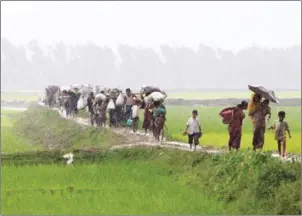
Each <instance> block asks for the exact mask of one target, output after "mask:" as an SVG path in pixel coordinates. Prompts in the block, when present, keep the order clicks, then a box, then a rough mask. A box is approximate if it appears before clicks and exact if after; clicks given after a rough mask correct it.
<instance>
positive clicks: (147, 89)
mask: <svg viewBox="0 0 302 216" xmlns="http://www.w3.org/2000/svg"><path fill="white" fill-rule="evenodd" d="M153 92H161V90H160V89H159V88H157V87H154V86H146V87H142V89H141V92H140V93H141V97H146V96H149V95H150V94H151V93H153Z"/></svg>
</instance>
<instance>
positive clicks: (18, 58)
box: [1, 38, 301, 90]
mask: <svg viewBox="0 0 302 216" xmlns="http://www.w3.org/2000/svg"><path fill="white" fill-rule="evenodd" d="M1 73H2V74H1V84H2V89H14V90H21V89H22V90H24V89H40V88H43V87H44V86H45V85H48V84H70V83H91V84H101V85H105V86H119V87H121V88H126V87H131V88H139V87H140V86H141V85H142V84H153V85H158V86H161V87H163V88H166V89H185V88H186V89H243V88H246V85H247V84H261V85H266V86H269V87H271V88H278V89H300V85H301V46H294V47H290V48H285V49H266V48H260V47H249V48H245V49H242V50H241V51H239V52H238V53H236V54H235V53H233V52H232V51H228V50H222V49H218V50H216V51H215V50H214V49H212V48H211V47H209V46H206V45H202V44H201V45H199V47H198V50H197V51H194V50H193V49H191V48H187V47H171V46H169V45H162V46H161V47H160V53H159V52H156V51H155V50H154V49H152V48H142V47H133V46H129V45H119V47H118V53H115V52H114V51H113V50H112V49H111V48H108V47H100V46H98V45H96V44H95V43H93V42H87V43H86V44H78V45H69V44H64V43H62V42H60V43H57V44H55V45H53V46H50V45H49V46H48V47H47V49H46V50H45V49H44V50H43V49H42V48H41V47H40V45H39V43H38V41H37V40H32V41H30V42H29V43H28V44H27V45H26V46H16V45H14V44H12V43H11V42H10V41H9V40H8V39H5V38H2V49H1Z"/></svg>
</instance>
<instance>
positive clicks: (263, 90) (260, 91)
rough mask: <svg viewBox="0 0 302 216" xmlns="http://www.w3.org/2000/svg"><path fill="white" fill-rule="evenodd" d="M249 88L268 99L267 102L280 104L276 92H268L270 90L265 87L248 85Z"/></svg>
mask: <svg viewBox="0 0 302 216" xmlns="http://www.w3.org/2000/svg"><path fill="white" fill-rule="evenodd" d="M248 87H249V89H250V90H251V91H252V92H254V93H256V94H259V95H261V96H262V97H264V98H265V99H267V100H269V101H271V102H273V103H277V104H279V103H280V102H279V100H278V98H277V97H276V95H275V92H274V91H272V90H268V89H266V88H265V87H263V86H251V85H248Z"/></svg>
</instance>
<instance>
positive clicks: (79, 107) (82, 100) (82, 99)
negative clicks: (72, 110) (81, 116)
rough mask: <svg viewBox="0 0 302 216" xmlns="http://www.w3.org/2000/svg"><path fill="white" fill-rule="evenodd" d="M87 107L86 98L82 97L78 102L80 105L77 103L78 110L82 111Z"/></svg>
mask: <svg viewBox="0 0 302 216" xmlns="http://www.w3.org/2000/svg"><path fill="white" fill-rule="evenodd" d="M85 106H86V103H85V100H84V98H82V97H80V99H79V100H78V103H77V108H78V109H79V110H80V109H83V108H85Z"/></svg>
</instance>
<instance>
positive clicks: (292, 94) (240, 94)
mask: <svg viewBox="0 0 302 216" xmlns="http://www.w3.org/2000/svg"><path fill="white" fill-rule="evenodd" d="M168 95H169V99H191V100H194V99H196V100H202V99H207V100H210V99H226V98H247V99H249V98H250V97H251V92H249V91H248V90H247V91H217V92H168ZM276 95H278V97H279V98H281V99H283V98H301V91H280V92H278V91H277V92H276Z"/></svg>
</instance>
